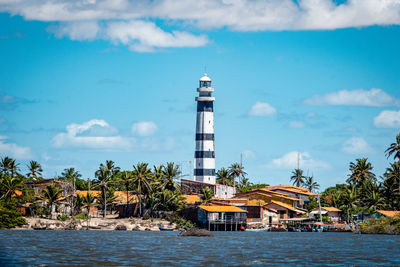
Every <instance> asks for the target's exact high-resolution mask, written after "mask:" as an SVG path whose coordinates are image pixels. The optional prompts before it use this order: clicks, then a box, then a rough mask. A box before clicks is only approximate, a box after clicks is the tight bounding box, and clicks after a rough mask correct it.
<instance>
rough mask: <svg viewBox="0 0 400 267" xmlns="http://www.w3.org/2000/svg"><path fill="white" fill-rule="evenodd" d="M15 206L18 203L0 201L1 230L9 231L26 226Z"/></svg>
mask: <svg viewBox="0 0 400 267" xmlns="http://www.w3.org/2000/svg"><path fill="white" fill-rule="evenodd" d="M15 205H16V203H15V202H13V201H9V202H4V201H0V229H9V228H14V227H16V226H21V225H24V224H26V221H25V219H24V218H23V217H22V216H21V213H19V212H18V211H17V209H16V208H15Z"/></svg>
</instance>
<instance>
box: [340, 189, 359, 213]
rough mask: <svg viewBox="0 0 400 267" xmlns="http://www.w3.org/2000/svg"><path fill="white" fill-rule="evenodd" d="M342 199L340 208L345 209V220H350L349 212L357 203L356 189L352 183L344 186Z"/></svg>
mask: <svg viewBox="0 0 400 267" xmlns="http://www.w3.org/2000/svg"><path fill="white" fill-rule="evenodd" d="M342 200H343V202H342V206H341V207H340V208H342V209H344V210H346V211H347V220H348V221H350V217H351V216H352V214H351V213H350V212H351V210H352V209H353V208H355V207H357V203H358V196H357V190H356V187H355V186H354V184H351V185H349V186H346V187H345V188H344V190H343V194H342Z"/></svg>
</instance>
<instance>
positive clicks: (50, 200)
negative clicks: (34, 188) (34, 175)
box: [40, 183, 62, 215]
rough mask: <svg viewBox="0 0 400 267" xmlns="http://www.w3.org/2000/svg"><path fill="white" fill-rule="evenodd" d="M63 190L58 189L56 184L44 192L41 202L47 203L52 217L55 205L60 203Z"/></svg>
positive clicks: (48, 186)
mask: <svg viewBox="0 0 400 267" xmlns="http://www.w3.org/2000/svg"><path fill="white" fill-rule="evenodd" d="M61 193H62V189H61V188H60V187H58V186H57V185H56V184H54V183H53V184H49V185H47V186H46V188H45V189H44V190H43V191H42V195H41V197H40V198H41V200H42V201H45V202H47V205H49V207H50V215H51V213H52V212H53V204H55V203H57V202H59V198H60V196H61Z"/></svg>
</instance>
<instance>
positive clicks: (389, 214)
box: [377, 210, 400, 217]
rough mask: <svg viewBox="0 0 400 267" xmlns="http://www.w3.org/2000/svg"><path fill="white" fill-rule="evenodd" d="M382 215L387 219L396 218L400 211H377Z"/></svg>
mask: <svg viewBox="0 0 400 267" xmlns="http://www.w3.org/2000/svg"><path fill="white" fill-rule="evenodd" d="M377 212H379V213H380V214H383V215H385V216H387V217H394V216H396V215H399V214H400V211H397V210H377Z"/></svg>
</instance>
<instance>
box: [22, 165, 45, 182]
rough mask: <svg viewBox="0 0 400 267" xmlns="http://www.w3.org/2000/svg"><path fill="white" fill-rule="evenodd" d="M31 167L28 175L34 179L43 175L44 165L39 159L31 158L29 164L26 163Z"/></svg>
mask: <svg viewBox="0 0 400 267" xmlns="http://www.w3.org/2000/svg"><path fill="white" fill-rule="evenodd" d="M26 166H27V167H28V169H29V172H28V173H27V174H26V176H28V177H32V178H33V180H37V178H38V177H41V176H42V172H43V169H42V165H40V164H39V163H38V162H37V161H34V160H31V161H30V162H29V165H26Z"/></svg>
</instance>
